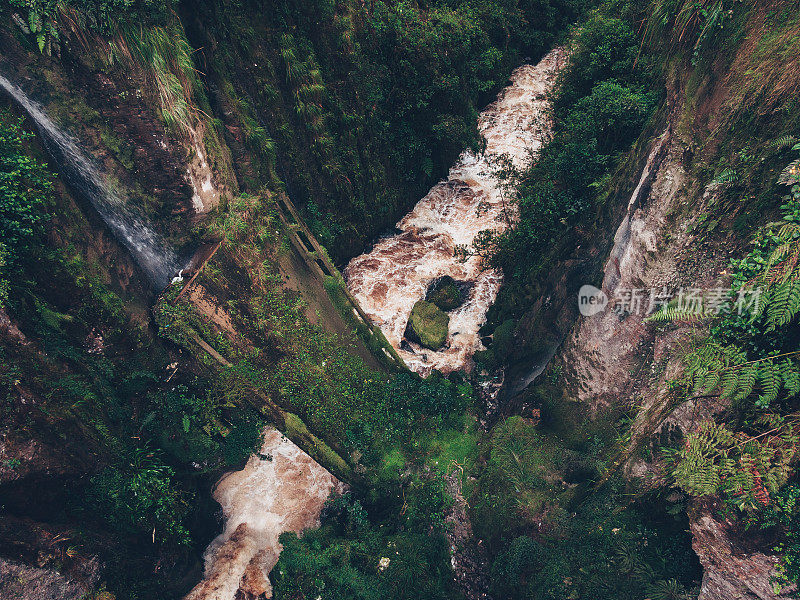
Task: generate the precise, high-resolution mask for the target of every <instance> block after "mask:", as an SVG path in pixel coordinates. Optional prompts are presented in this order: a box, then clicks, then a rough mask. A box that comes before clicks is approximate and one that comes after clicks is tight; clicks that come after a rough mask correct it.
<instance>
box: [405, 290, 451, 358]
mask: <svg viewBox="0 0 800 600" xmlns="http://www.w3.org/2000/svg"><path fill="white" fill-rule="evenodd" d="M449 328H450V316H449V315H448V314H447V313H446V312H444V311H443V310H442V309H441V308H439V307H438V306H436V305H435V304H434V303H433V302H428V301H426V300H420V301H419V302H417V303H416V304H415V305H414V308H412V309H411V316H410V317H409V318H408V325H406V338H408V339H409V340H411V341H412V342H416V343H417V344H422V345H423V346H425V347H426V348H430V349H431V350H438V349H439V348H441V347H442V346H444V343H445V341H446V340H447V332H448V329H449Z"/></svg>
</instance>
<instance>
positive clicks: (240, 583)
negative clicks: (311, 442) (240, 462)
mask: <svg viewBox="0 0 800 600" xmlns="http://www.w3.org/2000/svg"><path fill="white" fill-rule="evenodd" d="M261 454H262V455H263V456H267V457H269V460H265V459H262V458H261V457H259V456H257V455H254V456H251V457H250V460H248V462H247V465H246V466H245V468H244V469H242V470H241V471H234V472H232V473H228V474H227V475H225V476H224V477H223V478H222V479H220V480H219V482H218V483H217V486H216V488H215V490H214V499H215V500H216V501H217V502H219V503H220V505H221V506H222V512H223V514H224V517H225V529H224V531H223V532H222V533H221V534H220V535H219V536H218V537H217V538H216V539H215V540H214V541H213V542H211V544H210V545H209V546H208V548H207V549H206V552H205V561H206V568H205V578H204V579H203V581H201V582H200V583H199V584H198V585H197V586H196V587H195V588H194V589H193V590H192V591H191V592H190V593H189V595H188V596H186V600H234V599H235V598H239V597H247V598H257V597H262V595H264V596H266V597H267V598H271V597H272V588H271V585H270V583H269V579H268V578H267V575H268V574H269V572H270V571H271V570H272V567H274V566H275V563H276V562H277V561H278V555H279V554H280V551H281V545H280V543H279V542H278V537H279V536H280V534H281V533H283V532H285V531H294V532H297V533H300V532H302V531H303V530H304V529H307V528H309V527H318V526H319V514H320V512H321V511H322V507H323V505H324V503H325V501H326V500H327V499H328V496H329V494H330V493H331V491H332V490H336V491H341V490H342V484H341V483H339V481H338V480H337V479H336V478H335V477H334V476H333V475H331V474H330V473H329V472H328V471H326V470H325V469H324V468H323V467H322V466H320V465H319V464H318V463H317V462H315V461H314V460H313V459H312V458H311V457H310V456H308V454H306V453H305V452H303V451H302V450H301V449H300V448H298V447H297V446H296V445H295V444H294V443H292V442H291V441H289V440H288V439H287V438H286V437H284V436H283V435H282V434H281V432H280V431H278V430H276V429H272V428H269V429H267V430H266V432H265V434H264V444H263V446H262V448H261ZM237 594H239V595H237Z"/></svg>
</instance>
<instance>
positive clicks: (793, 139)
mask: <svg viewBox="0 0 800 600" xmlns="http://www.w3.org/2000/svg"><path fill="white" fill-rule="evenodd" d="M798 143H800V138H798V137H797V136H794V135H784V136H783V137H779V138H778V139H777V140H775V141H774V142H772V146H773V147H774V148H777V149H778V150H783V149H784V148H788V147H789V146H794V148H792V149H793V150H798V149H800V148H798V147H797V146H796V144H798Z"/></svg>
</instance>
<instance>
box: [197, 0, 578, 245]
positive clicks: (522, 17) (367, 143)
mask: <svg viewBox="0 0 800 600" xmlns="http://www.w3.org/2000/svg"><path fill="white" fill-rule="evenodd" d="M204 4H205V5H204V6H201V7H200V11H201V15H202V20H203V28H204V29H205V30H206V31H207V32H208V33H210V35H211V37H213V39H215V40H226V43H227V44H228V45H227V48H223V49H222V51H221V52H218V53H215V55H214V56H213V57H212V56H209V57H208V60H210V61H213V62H214V63H215V64H216V68H217V69H218V71H219V72H220V73H226V74H227V73H230V72H232V73H234V74H235V75H234V76H233V77H231V78H230V81H231V82H232V84H233V85H232V86H229V88H228V89H227V90H226V93H227V94H230V95H231V96H233V97H234V99H235V103H236V105H237V106H239V107H240V108H242V110H243V112H247V113H249V114H251V115H254V117H253V116H251V117H250V118H249V121H250V125H249V126H248V128H247V129H248V131H247V133H246V135H247V136H248V139H253V140H255V139H264V138H265V136H269V137H270V138H271V141H274V143H275V144H274V146H273V145H272V144H271V143H267V144H254V146H258V145H261V146H262V147H263V148H268V149H267V150H266V151H267V152H268V153H272V152H273V149H274V147H277V149H278V151H277V162H278V171H279V173H280V176H281V178H282V179H284V182H285V184H286V186H287V188H288V189H289V192H290V195H291V196H292V198H293V200H294V201H295V202H296V203H298V204H302V205H303V206H304V210H305V216H306V218H307V220H308V222H309V224H310V226H311V227H312V229H313V230H314V232H315V234H317V235H318V236H319V238H320V240H321V241H322V242H323V244H325V245H326V246H327V247H328V248H329V249H330V250H331V252H332V254H333V255H334V258H335V259H337V260H342V259H345V258H348V257H350V256H352V255H353V254H357V253H359V252H361V250H362V248H363V246H364V244H365V242H367V241H368V240H370V239H371V238H372V237H373V236H375V235H376V234H377V233H378V232H380V231H381V230H382V229H385V228H387V227H389V226H391V225H392V224H393V223H394V222H395V221H396V220H397V219H398V217H399V215H400V214H401V213H402V212H403V211H405V210H407V209H408V208H409V206H410V204H411V203H413V202H415V201H416V200H418V199H419V198H420V197H421V196H422V195H423V194H424V193H425V192H426V191H427V189H428V188H429V187H430V185H431V184H432V183H433V182H435V181H436V179H437V178H439V177H441V176H442V175H443V174H444V173H445V172H446V170H447V169H448V168H449V167H450V165H451V164H452V162H453V160H454V159H455V158H456V156H457V155H458V153H459V152H461V151H462V149H464V148H465V147H468V146H471V145H475V144H477V143H478V139H477V131H476V126H475V124H476V116H477V110H478V108H479V107H480V106H481V105H482V104H483V103H485V102H486V101H487V100H488V99H489V98H490V97H491V94H492V93H494V92H495V91H496V90H497V89H498V87H499V86H500V85H502V84H503V83H504V82H505V80H506V78H507V76H508V74H509V72H510V70H511V68H512V67H514V66H516V65H517V64H519V62H520V61H521V60H522V59H523V58H525V57H531V58H532V59H535V58H537V57H538V56H540V55H541V54H542V53H543V52H544V51H545V50H546V49H547V48H548V47H549V45H550V44H551V43H552V41H553V40H554V39H555V37H556V36H557V35H558V34H559V33H560V32H561V31H562V30H563V28H564V27H565V26H566V25H567V24H568V23H570V22H571V21H573V20H574V19H575V18H576V17H577V15H579V14H580V13H581V12H582V10H583V9H584V7H585V6H586V4H587V2H585V1H584V0H545V1H529V0H521V1H518V0H514V1H511V2H504V1H503V2H501V1H497V0H489V1H482V2H467V1H458V2H429V3H420V2H411V1H403V2H384V1H382V0H378V1H376V2H369V3H363V2H355V1H350V0H338V1H334V0H327V1H325V2H310V1H308V0H282V1H280V2H270V3H268V5H269V9H268V10H264V7H265V6H266V4H262V3H253V4H252V5H251V4H250V3H237V2H230V1H222V0H216V1H214V2H208V3H204ZM255 15H258V16H257V17H256V16H255ZM198 35H199V34H198ZM204 40H205V38H200V42H199V44H200V45H202V44H203V43H205V41H204ZM234 49H238V51H239V53H238V54H237V53H235V52H233V50H234ZM241 55H244V56H248V57H252V59H251V60H245V61H242V60H240V59H239V58H238V57H239V56H241ZM245 109H246V110H245Z"/></svg>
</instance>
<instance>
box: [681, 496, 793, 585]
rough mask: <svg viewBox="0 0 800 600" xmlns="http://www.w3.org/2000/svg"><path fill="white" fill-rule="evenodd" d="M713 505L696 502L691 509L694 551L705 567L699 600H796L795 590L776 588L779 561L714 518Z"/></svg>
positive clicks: (709, 502) (711, 502)
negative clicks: (734, 599)
mask: <svg viewBox="0 0 800 600" xmlns="http://www.w3.org/2000/svg"><path fill="white" fill-rule="evenodd" d="M715 508H718V507H715V506H714V502H713V501H710V500H701V499H697V500H694V501H693V502H692V504H691V506H690V510H689V515H690V518H691V525H690V529H691V532H692V548H694V551H695V553H696V554H697V556H698V558H699V559H700V563H701V564H702V565H703V571H704V572H705V573H704V575H703V583H702V585H701V588H700V596H698V600H729V599H732V598H737V599H739V600H778V599H779V598H796V597H797V596H796V594H795V593H794V591H793V590H782V591H781V592H777V591H776V590H775V588H774V586H773V578H774V577H775V575H776V573H777V570H776V567H777V564H778V558H777V557H776V556H773V555H769V554H765V553H763V552H759V551H757V550H755V549H754V548H751V547H749V546H750V544H748V540H747V537H748V536H752V533H751V532H748V533H746V534H744V535H743V534H742V532H741V531H737V529H736V528H735V527H734V526H733V525H732V524H731V523H729V522H727V521H726V520H724V519H718V518H717V517H716V516H715V510H714V509H715Z"/></svg>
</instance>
